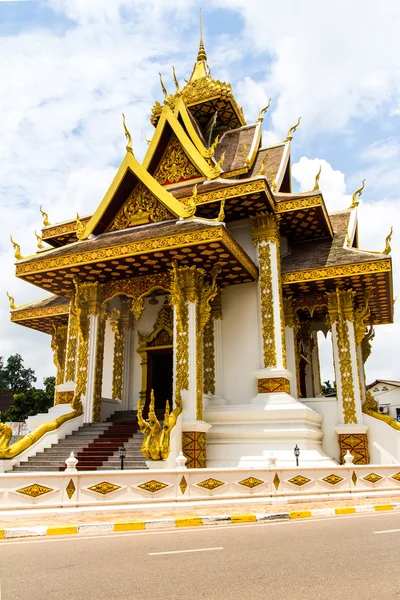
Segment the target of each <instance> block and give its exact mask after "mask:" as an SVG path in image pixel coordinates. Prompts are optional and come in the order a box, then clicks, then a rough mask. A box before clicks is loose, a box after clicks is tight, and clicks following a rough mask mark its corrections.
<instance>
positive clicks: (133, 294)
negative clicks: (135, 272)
mask: <svg viewBox="0 0 400 600" xmlns="http://www.w3.org/2000/svg"><path fill="white" fill-rule="evenodd" d="M157 289H162V290H164V291H165V292H169V291H170V289H171V273H170V272H169V271H164V272H163V273H153V274H152V275H142V276H141V277H132V278H130V279H111V280H110V281H107V283H105V284H104V290H103V304H104V303H105V302H110V300H112V299H113V298H115V297H116V296H120V295H124V296H128V297H129V298H137V299H139V298H143V297H144V296H148V295H150V294H151V292H153V291H154V290H157Z"/></svg>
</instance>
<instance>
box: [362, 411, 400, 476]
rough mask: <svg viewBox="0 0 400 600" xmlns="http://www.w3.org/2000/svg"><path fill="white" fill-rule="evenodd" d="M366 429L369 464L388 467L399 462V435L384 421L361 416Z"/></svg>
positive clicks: (364, 415)
mask: <svg viewBox="0 0 400 600" xmlns="http://www.w3.org/2000/svg"><path fill="white" fill-rule="evenodd" d="M363 418H364V425H366V426H367V427H368V449H369V454H370V459H371V464H375V465H390V464H399V462H400V435H399V431H398V430H397V429H393V427H390V425H388V424H387V423H385V422H384V421H380V420H379V419H375V418H374V417H371V416H370V415H366V414H365V413H364V414H363Z"/></svg>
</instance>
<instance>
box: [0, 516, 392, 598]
mask: <svg viewBox="0 0 400 600" xmlns="http://www.w3.org/2000/svg"><path fill="white" fill-rule="evenodd" d="M378 532H381V533H378ZM0 582H1V592H2V593H1V596H0V597H1V600H20V599H21V600H22V599H23V600H26V599H27V598H29V599H30V600H36V599H40V598H46V600H47V599H48V600H55V599H62V600H80V599H83V600H99V599H103V598H104V599H107V600H128V599H129V600H131V599H133V600H159V599H160V600H161V599H162V600H179V599H185V600H188V599H189V600H199V599H204V600H247V599H251V600H258V599H260V600H261V599H262V600H265V599H272V598H274V599H279V600H303V599H304V600H305V599H307V600H310V599H311V600H320V599H321V600H325V599H326V600H328V599H329V600H332V599H335V598H340V599H343V598H345V599H346V600H358V599H361V600H369V599H374V600H380V599H382V600H383V599H384V600H390V599H393V598H396V599H397V600H400V513H380V514H372V515H363V516H348V517H347V516H342V517H333V518H331V519H320V520H317V519H315V520H313V519H308V520H304V521H291V522H285V523H277V522H275V523H267V524H254V525H237V526H232V525H226V526H220V527H199V528H191V529H190V530H189V529H182V530H173V531H164V532H162V531H161V532H142V533H139V532H138V533H133V532H132V533H122V534H110V535H107V536H106V535H104V536H99V535H96V536H87V537H79V538H78V537H63V538H42V539H37V540H9V541H4V542H1V543H0Z"/></svg>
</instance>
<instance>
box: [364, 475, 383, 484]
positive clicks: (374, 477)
mask: <svg viewBox="0 0 400 600" xmlns="http://www.w3.org/2000/svg"><path fill="white" fill-rule="evenodd" d="M363 479H365V481H369V483H378V481H380V480H381V479H382V477H381V475H377V474H376V473H370V474H369V475H366V476H365V477H363Z"/></svg>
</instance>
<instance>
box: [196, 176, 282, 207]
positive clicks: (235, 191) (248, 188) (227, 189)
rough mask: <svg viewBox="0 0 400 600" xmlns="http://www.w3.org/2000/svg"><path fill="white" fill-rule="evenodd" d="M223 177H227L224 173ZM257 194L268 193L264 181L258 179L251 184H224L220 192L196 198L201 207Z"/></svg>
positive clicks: (203, 194) (200, 195) (206, 193)
mask: <svg viewBox="0 0 400 600" xmlns="http://www.w3.org/2000/svg"><path fill="white" fill-rule="evenodd" d="M222 175H223V176H224V177H225V173H222ZM204 187H206V186H204ZM257 192H266V193H267V189H266V183H265V181H264V180H262V179H257V180H256V181H252V182H250V183H238V184H232V185H229V186H228V185H227V184H224V185H223V187H221V188H220V189H218V190H214V191H212V192H204V193H199V194H198V196H197V198H196V203H197V205H198V206H199V205H202V204H209V203H211V202H221V200H223V199H224V198H225V200H229V199H230V198H237V197H238V196H245V195H248V194H255V193H257ZM190 193H191V192H190ZM270 204H271V202H270ZM271 208H272V204H271Z"/></svg>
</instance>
